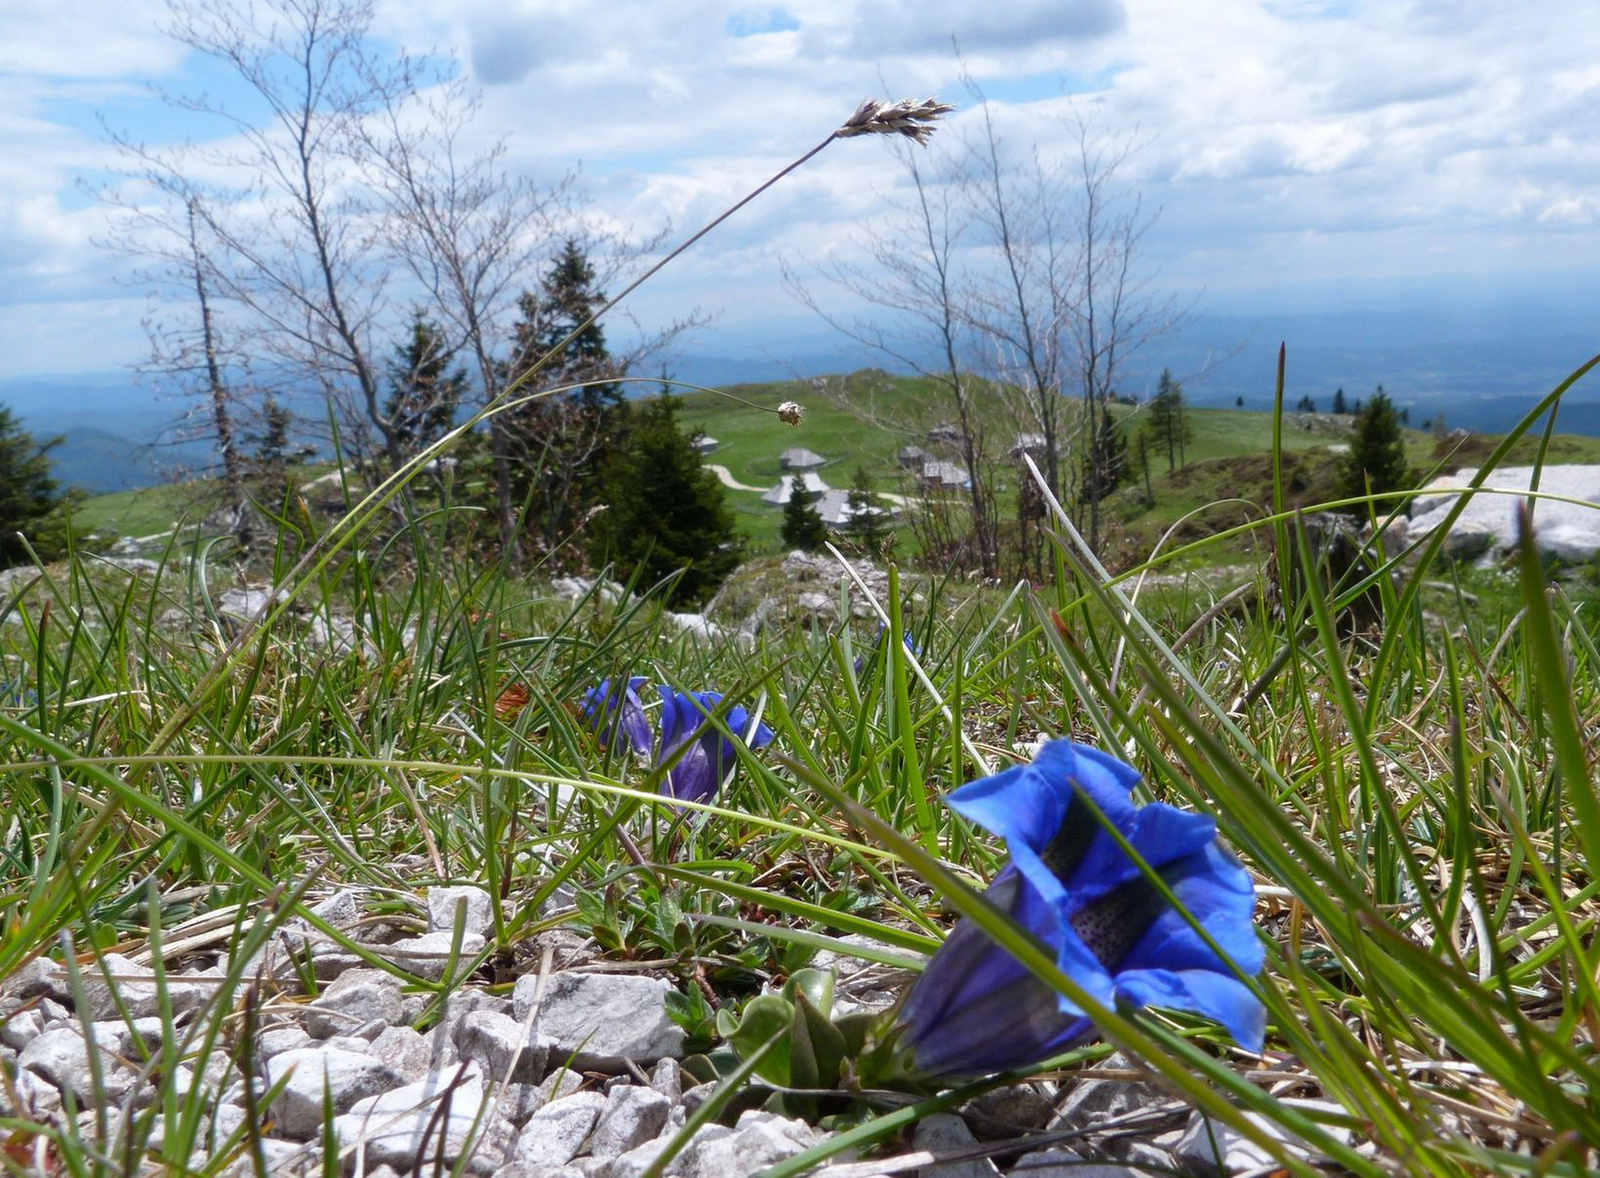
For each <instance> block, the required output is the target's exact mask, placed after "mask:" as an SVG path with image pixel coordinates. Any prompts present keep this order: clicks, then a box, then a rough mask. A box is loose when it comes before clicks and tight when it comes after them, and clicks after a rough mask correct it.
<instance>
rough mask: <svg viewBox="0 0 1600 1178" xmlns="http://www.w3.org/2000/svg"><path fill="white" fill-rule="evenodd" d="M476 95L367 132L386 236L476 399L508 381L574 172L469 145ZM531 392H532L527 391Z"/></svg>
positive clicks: (503, 476)
mask: <svg viewBox="0 0 1600 1178" xmlns="http://www.w3.org/2000/svg"><path fill="white" fill-rule="evenodd" d="M478 105H479V98H478V96H477V95H476V94H475V93H472V92H471V91H469V90H468V89H467V88H466V86H465V84H464V83H463V82H462V81H460V80H452V81H450V82H448V83H446V84H445V85H444V86H442V87H440V88H439V89H438V90H437V91H436V92H435V93H434V94H432V95H429V96H428V97H427V99H426V102H425V115H426V117H425V118H424V119H422V120H421V121H420V122H418V121H417V120H414V119H412V118H410V117H409V116H410V112H409V111H408V110H406V109H404V108H403V107H402V106H400V105H390V106H388V107H386V108H385V110H384V112H383V113H384V118H383V119H382V121H381V123H377V124H374V125H371V126H369V127H368V128H367V130H366V132H365V134H366V136H367V142H368V145H369V147H370V148H371V154H370V159H371V161H372V163H373V164H374V170H373V175H374V178H375V181H376V183H377V184H378V186H379V187H380V188H381V190H382V191H383V193H384V195H385V198H386V208H387V211H388V213H389V214H390V217H389V220H388V223H387V233H388V235H389V236H388V244H389V246H390V248H391V249H392V250H393V251H394V253H395V254H396V256H397V257H399V258H400V259H401V260H402V261H403V262H404V263H405V265H406V267H407V268H408V269H409V270H410V272H411V274H412V276H413V277H414V278H415V279H416V280H417V281H418V282H419V283H420V284H421V286H422V288H423V290H425V291H426V292H427V294H428V297H429V301H430V302H431V304H432V306H433V307H434V308H435V309H436V311H437V313H438V315H439V316H440V318H441V320H442V321H443V322H444V323H445V324H446V325H447V327H448V329H449V331H450V332H451V334H452V335H453V337H454V340H455V342H456V346H459V347H461V348H462V349H463V350H464V351H465V352H466V353H467V354H468V355H469V356H470V358H471V361H472V364H473V367H474V369H475V374H476V376H477V380H478V392H479V395H480V396H481V397H482V399H483V403H484V404H488V403H490V402H493V401H494V400H496V399H497V398H498V397H499V396H500V394H501V393H502V392H503V391H504V389H505V385H506V382H507V380H508V378H509V376H508V374H509V369H508V368H507V365H506V363H505V361H504V359H503V358H502V357H501V356H500V350H501V348H502V345H503V343H504V342H505V341H506V340H507V339H509V337H510V334H511V327H510V320H511V318H512V317H513V316H514V315H515V313H516V310H517V305H518V300H519V298H520V297H521V295H522V292H523V291H524V290H526V289H527V288H528V287H529V286H531V285H532V284H533V283H534V282H535V281H536V279H537V274H538V271H539V269H540V267H541V266H542V265H544V264H545V262H546V261H547V260H548V258H549V256H550V253H551V248H552V243H553V242H554V240H555V226H556V224H557V223H558V221H559V220H561V219H563V217H564V214H565V213H566V212H567V211H568V210H569V208H570V199H569V198H570V196H571V193H572V178H571V177H570V176H567V177H562V178H561V179H559V180H557V181H556V182H555V183H554V184H552V185H550V186H549V187H546V188H540V187H538V186H536V185H534V184H533V183H532V182H530V181H527V180H525V179H521V178H516V177H512V176H511V175H509V174H508V173H507V171H506V169H505V164H504V156H505V145H504V142H503V141H498V142H495V143H493V144H491V145H490V146H489V147H488V148H487V149H486V150H482V151H479V152H477V153H473V152H471V151H470V150H468V149H466V148H465V147H464V145H463V142H462V137H463V132H464V130H465V129H466V127H467V126H468V124H469V123H470V122H471V120H472V119H473V117H474V116H475V115H476V113H477V110H478ZM529 391H531V390H529ZM489 437H490V450H491V453H492V457H493V464H494V479H495V514H496V521H497V525H498V528H499V532H500V539H501V543H502V544H503V545H504V546H506V547H507V548H508V549H509V548H510V547H511V546H512V545H513V544H514V542H515V536H516V515H515V508H516V504H515V502H514V499H513V494H512V477H511V458H512V454H511V449H512V447H511V441H510V435H509V432H508V430H507V421H506V418H505V417H504V416H503V415H496V416H495V417H492V418H490V420H489Z"/></svg>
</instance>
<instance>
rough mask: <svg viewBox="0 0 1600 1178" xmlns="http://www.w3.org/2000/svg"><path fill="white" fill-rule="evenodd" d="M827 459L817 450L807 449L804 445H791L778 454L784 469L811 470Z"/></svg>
mask: <svg viewBox="0 0 1600 1178" xmlns="http://www.w3.org/2000/svg"><path fill="white" fill-rule="evenodd" d="M826 461H827V459H826V458H824V457H823V456H822V455H820V454H818V453H817V452H816V451H815V450H807V449H806V448H805V447H804V446H791V447H789V449H787V450H785V451H784V452H783V453H782V454H780V455H779V456H778V465H779V466H781V467H783V469H784V470H810V469H811V468H812V467H813V466H821V465H822V464H823V463H824V462H826Z"/></svg>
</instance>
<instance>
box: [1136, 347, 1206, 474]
mask: <svg viewBox="0 0 1600 1178" xmlns="http://www.w3.org/2000/svg"><path fill="white" fill-rule="evenodd" d="M1144 428H1145V430H1146V432H1148V433H1149V435H1150V440H1151V442H1152V443H1153V444H1154V445H1155V446H1156V448H1157V449H1160V450H1165V451H1166V452H1167V470H1168V471H1169V472H1170V471H1173V470H1176V469H1177V468H1178V467H1179V466H1187V465H1188V463H1187V462H1186V461H1185V457H1184V453H1183V450H1184V447H1185V446H1187V445H1188V444H1189V443H1190V442H1192V441H1194V423H1193V422H1192V421H1190V420H1189V409H1188V406H1187V405H1186V404H1185V403H1184V400H1183V386H1182V385H1181V384H1179V383H1178V382H1177V381H1175V380H1173V379H1172V373H1171V372H1170V371H1169V370H1167V369H1165V368H1163V369H1162V370H1161V379H1160V380H1159V381H1158V382H1157V383H1156V395H1155V400H1153V401H1151V402H1150V410H1149V413H1148V414H1147V416H1146V418H1145V427H1144Z"/></svg>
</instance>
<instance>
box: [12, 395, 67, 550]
mask: <svg viewBox="0 0 1600 1178" xmlns="http://www.w3.org/2000/svg"><path fill="white" fill-rule="evenodd" d="M60 442H61V439H60V438H51V439H50V440H49V441H47V442H43V443H40V442H37V441H35V440H34V437H33V435H32V434H31V433H29V432H28V431H27V430H25V429H23V428H22V422H21V421H19V420H18V419H17V418H16V416H15V415H14V414H13V413H12V412H11V410H10V409H8V408H7V407H6V406H4V405H0V569H3V568H10V567H11V566H12V565H18V564H27V563H29V562H30V561H31V560H32V559H33V557H32V556H31V555H30V554H29V552H28V548H29V547H30V546H31V547H32V548H33V550H34V551H35V552H37V553H38V555H39V557H40V559H41V560H54V559H55V558H56V557H58V556H61V555H62V554H63V553H65V552H66V550H67V547H68V542H69V540H70V539H71V537H70V535H69V525H68V522H67V513H68V511H69V509H70V507H71V501H72V496H70V495H64V494H63V493H62V491H61V488H60V485H59V484H58V483H57V482H56V480H55V477H54V476H53V475H52V474H51V472H50V453H49V452H50V450H51V448H52V447H54V446H57V445H59V444H60ZM19 533H20V535H19ZM24 538H26V540H27V543H26V544H24V543H23V540H24Z"/></svg>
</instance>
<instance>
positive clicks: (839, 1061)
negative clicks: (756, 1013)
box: [790, 991, 848, 1088]
mask: <svg viewBox="0 0 1600 1178" xmlns="http://www.w3.org/2000/svg"><path fill="white" fill-rule="evenodd" d="M802 1030H803V1033H804V1034H805V1037H806V1042H807V1045H808V1047H809V1052H810V1057H811V1066H812V1067H813V1069H814V1073H813V1075H812V1077H811V1079H810V1080H809V1082H802V1080H801V1079H800V1076H799V1063H798V1061H799V1058H800V1051H799V1043H800V1036H801V1034H802ZM794 1041H795V1048H794V1053H795V1061H796V1062H795V1063H793V1064H791V1065H790V1066H791V1069H792V1070H793V1072H794V1073H795V1081H794V1085H795V1087H796V1088H833V1087H836V1086H837V1085H838V1083H839V1073H840V1071H841V1070H842V1069H843V1067H844V1061H845V1056H846V1055H847V1053H848V1044H847V1043H846V1041H845V1037H844V1035H843V1034H841V1033H840V1031H839V1028H838V1027H836V1026H834V1025H833V1022H832V1020H831V1019H829V1018H828V1016H827V1015H825V1014H823V1013H822V1011H821V1010H819V1009H818V1008H817V1007H816V1006H814V1005H812V1002H811V999H809V998H807V997H806V995H805V993H804V991H801V992H800V993H799V994H797V995H796V997H795V1004H794Z"/></svg>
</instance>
